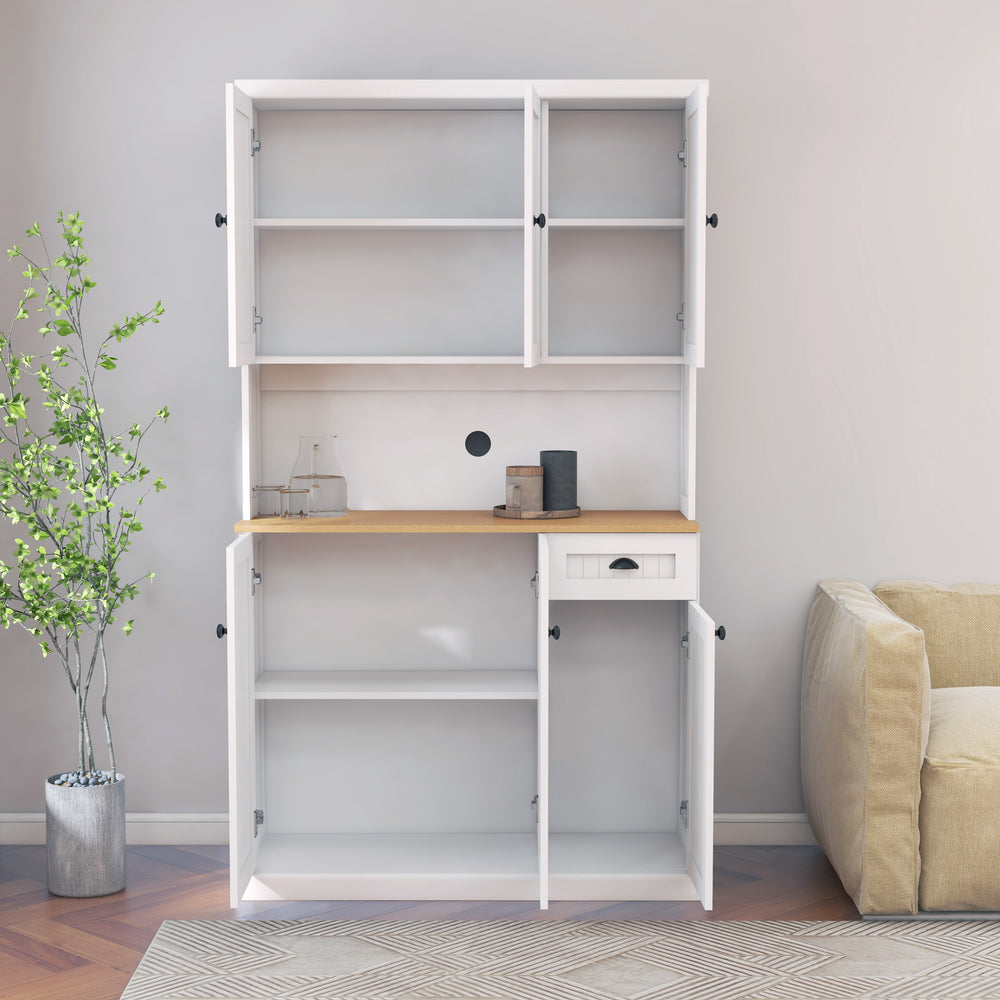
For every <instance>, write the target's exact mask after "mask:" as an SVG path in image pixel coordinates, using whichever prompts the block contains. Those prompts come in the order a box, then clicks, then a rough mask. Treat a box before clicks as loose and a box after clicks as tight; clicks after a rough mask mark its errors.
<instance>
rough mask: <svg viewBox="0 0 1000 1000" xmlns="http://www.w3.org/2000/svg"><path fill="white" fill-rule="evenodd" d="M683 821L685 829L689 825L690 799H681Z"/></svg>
mask: <svg viewBox="0 0 1000 1000" xmlns="http://www.w3.org/2000/svg"><path fill="white" fill-rule="evenodd" d="M681 822H682V823H683V824H684V829H685V830H686V829H687V825H688V800H687V799H682V800H681Z"/></svg>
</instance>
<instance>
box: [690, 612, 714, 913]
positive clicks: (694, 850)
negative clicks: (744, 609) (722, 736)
mask: <svg viewBox="0 0 1000 1000" xmlns="http://www.w3.org/2000/svg"><path fill="white" fill-rule="evenodd" d="M687 637H688V645H687V652H688V658H687V659H686V660H685V663H686V666H687V677H686V683H685V697H686V702H687V703H686V705H685V715H686V722H687V726H686V728H687V780H686V782H685V787H686V790H685V798H686V800H687V803H688V808H687V814H686V815H687V868H688V875H690V877H691V881H692V882H693V883H694V886H695V889H696V890H697V892H698V898H699V899H700V900H701V905H702V906H704V907H705V909H706V910H710V909H711V908H712V842H713V834H714V827H715V722H714V719H715V622H714V621H712V619H711V618H709V617H708V615H707V614H705V612H704V610H703V609H702V607H701V605H700V604H698V602H697V601H689V602H688V611H687Z"/></svg>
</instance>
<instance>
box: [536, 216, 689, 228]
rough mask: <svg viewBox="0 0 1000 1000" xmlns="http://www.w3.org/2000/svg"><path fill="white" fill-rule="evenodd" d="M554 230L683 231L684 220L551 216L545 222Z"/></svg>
mask: <svg viewBox="0 0 1000 1000" xmlns="http://www.w3.org/2000/svg"><path fill="white" fill-rule="evenodd" d="M545 224H546V225H547V226H551V227H552V228H553V229H683V228H684V220H683V219H645V218H642V219H640V218H635V219H627V218H626V219H609V218H590V219H559V218H553V217H552V216H549V217H548V218H547V219H546V220H545Z"/></svg>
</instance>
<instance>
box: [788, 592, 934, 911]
mask: <svg viewBox="0 0 1000 1000" xmlns="http://www.w3.org/2000/svg"><path fill="white" fill-rule="evenodd" d="M929 723H930V674H929V671H928V668H927V655H926V653H925V651H924V636H923V633H922V632H921V631H920V629H919V628H917V627H916V626H914V625H911V624H910V623H909V622H906V621H903V619H902V618H900V617H899V616H898V615H896V614H894V613H893V612H892V611H891V610H890V609H889V608H888V607H887V606H886V605H885V604H883V603H882V602H881V601H880V600H879V599H878V598H877V597H875V595H874V594H873V593H872V592H871V591H870V590H869V589H868V588H867V587H865V586H864V585H863V584H860V583H856V582H854V581H851V580H824V581H822V582H821V583H820V584H819V586H818V588H817V591H816V598H815V600H814V601H813V605H812V609H811V610H810V612H809V624H808V626H807V628H806V644H805V658H804V664H803V674H802V786H803V792H804V794H805V802H806V812H807V813H808V815H809V822H810V824H811V825H812V828H813V833H814V834H815V835H816V839H817V840H818V841H819V843H820V845H821V846H822V848H823V850H824V851H825V852H826V856H827V857H828V858H829V859H830V863H831V864H832V865H833V867H834V868H835V869H836V871H837V874H838V875H839V876H840V880H841V882H843V884H844V888H845V889H846V890H847V892H848V894H849V895H850V896H851V898H852V899H853V900H854V902H855V905H856V906H857V908H858V910H859V911H860V912H861V913H872V914H875V913H885V914H888V913H915V912H916V911H917V905H918V904H917V887H918V883H919V878H920V834H919V827H918V812H919V808H920V768H921V765H922V764H923V759H924V751H925V749H926V747H927V733H928V727H929Z"/></svg>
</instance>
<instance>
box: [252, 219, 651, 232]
mask: <svg viewBox="0 0 1000 1000" xmlns="http://www.w3.org/2000/svg"><path fill="white" fill-rule="evenodd" d="M665 221H671V220H665ZM254 228H255V229H287V230H294V229H523V228H524V219H521V218H518V219H449V218H445V219H408V218H400V219H382V218H374V219H340V218H330V219H254Z"/></svg>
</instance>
